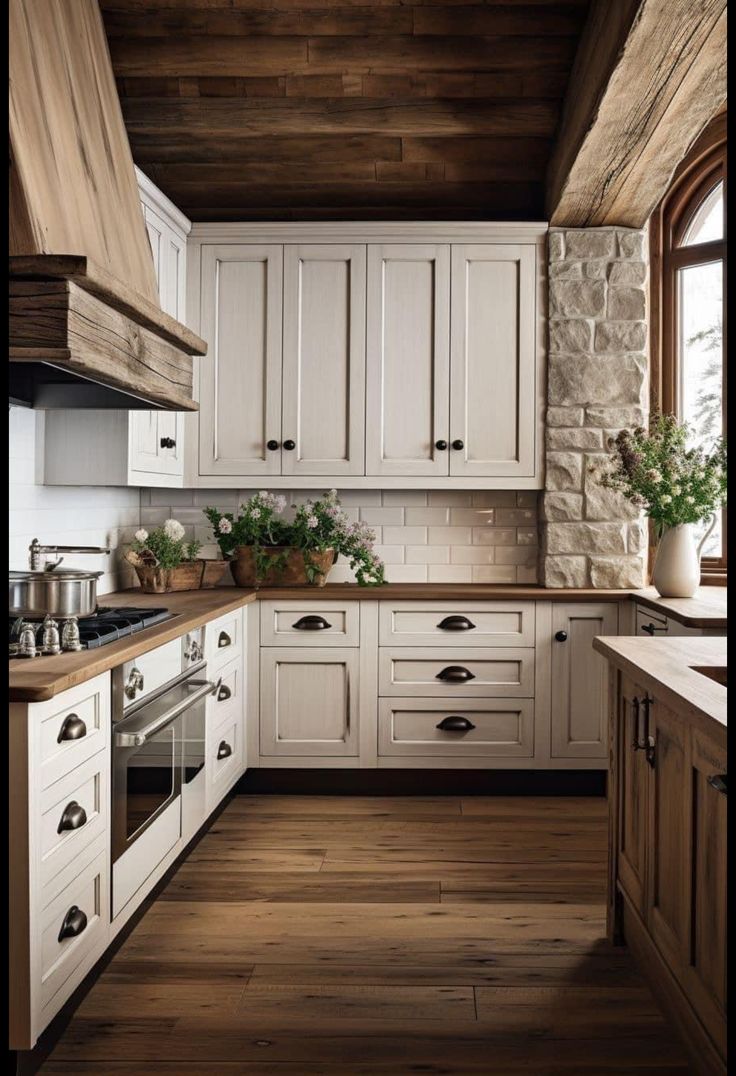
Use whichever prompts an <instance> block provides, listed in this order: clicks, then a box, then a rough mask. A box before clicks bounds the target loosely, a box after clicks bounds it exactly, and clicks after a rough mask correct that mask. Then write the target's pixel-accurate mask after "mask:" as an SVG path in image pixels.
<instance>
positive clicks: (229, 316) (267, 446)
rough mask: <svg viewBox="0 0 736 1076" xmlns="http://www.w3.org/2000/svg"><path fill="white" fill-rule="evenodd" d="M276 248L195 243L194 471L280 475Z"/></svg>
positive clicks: (279, 276)
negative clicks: (198, 269) (198, 340)
mask: <svg viewBox="0 0 736 1076" xmlns="http://www.w3.org/2000/svg"><path fill="white" fill-rule="evenodd" d="M282 276H283V274H282V248H281V247H280V246H257V245H255V244H232V245H224V246H209V245H206V246H203V247H202V289H201V322H200V324H201V332H202V336H203V337H204V339H205V340H206V341H207V345H208V353H207V357H206V358H205V359H203V360H202V362H201V363H200V364H199V371H200V372H199V473H200V475H203V476H206V475H233V476H237V475H243V476H246V477H247V476H249V475H277V474H280V473H281V308H282V283H283V280H282Z"/></svg>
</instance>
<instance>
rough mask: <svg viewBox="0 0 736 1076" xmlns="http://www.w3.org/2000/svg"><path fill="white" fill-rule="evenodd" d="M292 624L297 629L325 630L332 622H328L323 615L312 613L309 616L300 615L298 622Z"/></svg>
mask: <svg viewBox="0 0 736 1076" xmlns="http://www.w3.org/2000/svg"><path fill="white" fill-rule="evenodd" d="M291 626H292V628H295V629H296V630H297V631H324V630H325V629H326V628H331V627H332V624H328V622H327V621H326V620H325V618H324V617H323V616H316V615H315V614H310V615H309V616H300V617H299V619H298V620H297V622H296V623H295V624H292V625H291Z"/></svg>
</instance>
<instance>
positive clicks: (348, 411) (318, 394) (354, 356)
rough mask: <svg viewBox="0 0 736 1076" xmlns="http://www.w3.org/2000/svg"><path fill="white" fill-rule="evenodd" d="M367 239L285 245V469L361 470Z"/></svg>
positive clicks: (289, 472) (301, 472)
mask: <svg viewBox="0 0 736 1076" xmlns="http://www.w3.org/2000/svg"><path fill="white" fill-rule="evenodd" d="M365 300H366V297H365V246H362V245H358V246H341V245H340V244H320V245H305V246H286V247H285V248H284V358H283V397H282V399H283V408H282V421H281V429H282V433H283V443H282V454H281V473H282V474H284V475H362V474H364V473H365V470H364V442H365Z"/></svg>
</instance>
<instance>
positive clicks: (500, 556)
mask: <svg viewBox="0 0 736 1076" xmlns="http://www.w3.org/2000/svg"><path fill="white" fill-rule="evenodd" d="M495 553H496V556H495V558H494V560H495V563H496V564H521V565H523V566H524V567H528V566H529V565H530V564H536V561H537V549H536V546H533V545H499V546H496V548H495Z"/></svg>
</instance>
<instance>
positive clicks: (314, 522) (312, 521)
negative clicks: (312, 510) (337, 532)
mask: <svg viewBox="0 0 736 1076" xmlns="http://www.w3.org/2000/svg"><path fill="white" fill-rule="evenodd" d="M318 524H319V520H318V519H317V517H316V516H307V526H308V527H309V528H310V529H311V530H314V528H315V527H316V526H318Z"/></svg>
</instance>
